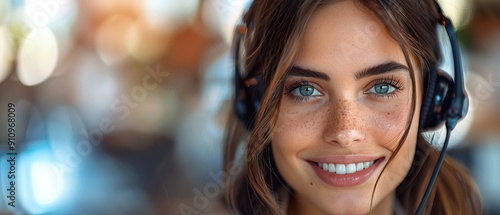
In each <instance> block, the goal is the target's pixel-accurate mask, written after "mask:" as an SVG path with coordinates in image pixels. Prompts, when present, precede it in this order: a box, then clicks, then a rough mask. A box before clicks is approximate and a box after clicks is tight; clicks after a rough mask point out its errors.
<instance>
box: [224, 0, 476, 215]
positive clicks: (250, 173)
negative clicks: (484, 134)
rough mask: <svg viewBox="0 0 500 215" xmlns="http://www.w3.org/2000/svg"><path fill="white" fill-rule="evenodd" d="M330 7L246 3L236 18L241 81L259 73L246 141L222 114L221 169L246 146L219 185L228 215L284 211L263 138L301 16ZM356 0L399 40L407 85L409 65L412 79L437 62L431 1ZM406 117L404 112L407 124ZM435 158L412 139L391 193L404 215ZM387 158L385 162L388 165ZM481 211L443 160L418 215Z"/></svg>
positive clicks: (467, 184) (281, 185) (319, 1)
mask: <svg viewBox="0 0 500 215" xmlns="http://www.w3.org/2000/svg"><path fill="white" fill-rule="evenodd" d="M331 2H332V1H331V0H330V1H328V0H295V1H272V0H254V2H253V4H252V5H251V7H250V8H249V10H248V12H247V13H246V14H245V15H244V17H243V20H244V21H245V22H246V23H247V24H248V30H249V31H248V32H247V35H249V38H247V39H246V40H245V41H244V47H245V50H246V52H247V54H246V58H245V64H244V65H243V66H244V68H245V71H246V72H247V73H248V75H249V76H256V75H262V77H263V80H264V86H265V88H266V90H265V93H264V96H263V98H262V100H261V104H260V109H259V111H258V113H257V116H256V118H255V126H254V129H253V130H252V131H251V132H250V134H249V139H248V140H247V141H245V140H246V139H245V138H246V137H248V136H247V135H248V134H247V133H246V130H245V129H244V125H242V124H241V123H240V122H239V121H238V120H237V119H236V117H234V116H233V117H230V120H229V123H228V124H227V128H228V129H227V131H226V132H227V135H226V151H225V153H224V154H225V157H224V161H225V164H226V168H230V165H228V164H229V163H232V162H233V161H234V160H235V158H236V155H235V154H236V151H237V149H238V147H239V145H240V143H242V142H246V145H245V146H246V147H245V153H244V156H243V157H244V161H243V164H244V171H243V172H242V173H241V174H240V175H238V177H237V178H236V180H230V179H231V178H228V180H227V182H228V187H227V190H226V195H225V198H226V200H227V201H226V202H227V203H228V205H229V207H230V208H232V209H233V212H235V213H241V214H285V212H286V208H283V202H282V200H281V199H279V195H278V192H281V191H283V190H289V189H290V188H289V187H288V185H287V184H286V183H285V182H284V180H283V179H282V178H281V176H280V174H279V172H278V171H277V168H276V166H275V164H274V160H273V157H272V156H273V155H272V152H271V147H270V143H271V140H270V133H271V131H272V130H273V127H274V125H275V123H276V122H275V120H276V117H275V116H276V115H277V112H278V110H279V108H280V107H279V104H280V100H281V95H282V89H283V85H284V83H283V80H284V77H285V75H286V73H287V72H288V69H289V68H290V66H291V65H292V63H293V62H294V60H295V57H296V55H297V52H298V50H299V46H300V41H301V39H302V34H303V32H304V29H305V27H306V25H307V22H308V20H309V17H310V16H311V15H312V14H313V13H314V12H315V11H316V10H318V9H319V8H321V7H323V6H324V5H326V4H329V3H331ZM358 2H359V3H361V5H363V6H364V7H366V8H367V9H369V11H371V12H372V13H374V14H375V15H376V16H377V17H378V18H379V19H380V20H381V21H382V23H383V24H384V25H385V27H386V28H387V30H388V31H389V32H390V34H391V36H392V37H393V38H394V39H395V40H396V41H397V42H398V43H399V45H400V46H401V48H402V51H403V54H404V55H405V58H406V61H407V63H408V65H409V68H410V70H411V74H412V75H411V79H412V82H413V84H414V82H415V71H414V70H413V66H412V63H415V64H416V65H415V66H416V67H417V68H420V69H421V71H422V73H421V74H419V75H421V76H424V75H426V74H424V73H426V72H427V71H429V70H430V69H431V68H432V67H434V66H435V65H436V64H437V62H438V60H439V59H440V54H439V47H438V42H437V35H436V31H435V26H436V24H437V20H438V13H437V9H436V8H435V3H434V1H433V0H422V1H407V0H379V1H372V0H358ZM415 89H416V88H415V87H414V88H413V101H412V106H411V107H412V108H413V109H414V110H415V99H416V98H415V95H416V93H415V91H416V90H415ZM413 112H415V111H413ZM412 118H413V115H412V114H411V116H410V119H409V120H410V122H409V124H408V126H409V125H410V124H411V119H412ZM408 132H409V128H408V129H406V131H405V132H404V135H403V138H402V139H401V141H400V144H399V145H398V147H397V148H396V150H395V151H394V153H393V154H396V153H397V152H398V151H399V149H400V147H401V145H402V143H403V142H404V141H405V139H406V137H407V134H408ZM438 156H439V153H438V152H437V151H436V150H435V149H434V148H432V147H431V146H430V144H429V143H427V142H426V141H425V140H424V139H423V138H421V137H420V138H419V139H418V141H417V150H416V153H415V157H414V162H413V164H412V168H411V169H410V171H409V173H408V175H407V176H406V178H405V179H404V180H403V182H402V183H401V184H400V185H399V187H398V188H397V197H398V199H399V201H400V202H401V203H402V205H403V207H404V210H405V212H406V213H409V214H414V213H415V212H416V210H417V207H418V205H419V203H420V200H421V199H422V197H423V195H424V192H425V188H426V186H427V183H428V181H429V178H430V176H431V174H432V170H433V168H434V166H435V164H436V161H437V159H438ZM393 157H394V156H392V157H391V158H389V162H391V160H392V158H393ZM386 166H388V165H386ZM384 169H385V167H384ZM226 170H228V169H226ZM379 178H380V176H379ZM481 212H482V207H481V201H480V197H479V193H478V191H477V188H476V186H475V185H474V183H473V182H472V180H471V178H470V176H469V173H468V172H467V170H466V169H465V168H464V167H462V166H461V165H459V164H458V163H457V162H456V161H453V160H452V159H451V158H449V157H446V158H445V161H444V163H443V166H442V167H441V171H440V173H439V175H438V177H437V179H436V183H435V186H434V188H433V189H432V192H431V194H430V198H429V200H428V202H427V204H426V208H425V209H424V214H429V213H432V214H435V213H436V214H481Z"/></svg>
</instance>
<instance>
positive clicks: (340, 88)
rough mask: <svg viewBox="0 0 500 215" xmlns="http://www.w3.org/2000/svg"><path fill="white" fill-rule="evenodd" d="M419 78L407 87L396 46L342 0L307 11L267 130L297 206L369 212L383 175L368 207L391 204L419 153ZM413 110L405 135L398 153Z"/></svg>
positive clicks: (374, 21) (376, 24) (310, 210)
mask: <svg viewBox="0 0 500 215" xmlns="http://www.w3.org/2000/svg"><path fill="white" fill-rule="evenodd" d="M416 79H417V80H415V81H416V86H413V85H412V83H411V79H410V71H409V69H408V65H407V63H406V61H405V58H404V55H403V53H402V51H401V48H400V47H399V45H398V44H397V42H396V41H395V40H394V39H392V38H391V37H390V35H389V33H388V31H387V30H386V29H385V27H384V26H383V24H382V23H381V22H380V21H379V20H378V19H377V18H376V17H375V16H374V15H372V14H371V13H369V12H368V10H366V9H363V8H361V6H359V5H355V4H354V3H353V2H352V1H342V2H338V3H334V4H331V5H328V6H325V7H323V8H321V9H319V10H318V11H316V12H315V13H314V14H313V16H312V17H311V19H310V20H309V23H308V25H307V27H306V29H305V32H304V37H303V41H302V45H301V48H300V50H299V54H298V58H297V60H296V62H295V64H294V65H293V68H292V70H291V72H290V73H289V75H288V76H287V77H286V80H285V89H284V90H283V97H282V101H281V106H280V110H279V115H278V119H277V124H276V126H275V128H274V129H273V132H272V135H271V138H272V144H271V147H272V151H273V155H274V159H275V162H276V165H277V167H278V170H279V172H280V174H281V175H282V176H283V178H284V179H285V181H286V182H287V184H288V185H290V187H291V188H292V189H293V191H294V193H293V196H292V199H291V201H290V204H291V205H290V207H291V208H292V209H293V210H294V211H296V212H298V214H299V213H300V212H307V213H302V214H321V213H328V214H366V213H368V212H369V210H370V203H371V198H372V192H373V190H374V188H375V183H376V180H377V178H378V176H379V175H380V174H382V175H381V177H380V181H379V182H378V185H377V189H376V191H375V193H374V197H373V205H372V207H373V209H374V210H376V211H379V212H382V211H386V210H392V208H393V201H394V197H395V188H396V187H397V186H398V185H399V184H400V183H401V182H402V180H403V179H404V177H405V176H406V174H407V172H408V171H409V168H410V165H411V163H412V160H413V156H414V152H415V144H416V140H417V132H418V128H417V125H418V120H419V116H418V113H419V112H420V102H421V101H420V97H421V95H420V94H421V91H422V89H421V87H420V85H421V80H420V76H419V75H417V77H416ZM413 87H417V89H416V91H417V95H416V98H417V100H416V110H412V108H411V101H412V88H413ZM412 112H413V113H415V114H414V116H413V121H412V123H411V126H410V130H409V134H408V138H407V139H406V141H405V142H404V143H403V145H402V147H401V149H400V151H399V152H398V153H397V154H395V155H394V154H393V152H394V150H395V149H396V147H397V146H398V143H399V142H400V140H401V138H402V136H403V133H404V131H405V130H406V129H407V128H408V126H409V119H410V115H411V113H412ZM391 156H395V157H394V160H393V161H392V163H391V164H389V165H388V164H387V161H388V159H389V158H390V157H391ZM386 165H387V167H386V169H385V171H384V172H383V173H382V169H383V167H384V166H386ZM376 214H379V213H376Z"/></svg>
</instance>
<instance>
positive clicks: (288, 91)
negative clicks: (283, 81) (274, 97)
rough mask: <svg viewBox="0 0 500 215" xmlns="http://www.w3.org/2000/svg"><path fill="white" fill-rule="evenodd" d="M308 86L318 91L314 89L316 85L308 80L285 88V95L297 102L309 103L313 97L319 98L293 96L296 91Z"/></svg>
mask: <svg viewBox="0 0 500 215" xmlns="http://www.w3.org/2000/svg"><path fill="white" fill-rule="evenodd" d="M306 85H309V86H312V87H313V88H314V90H317V89H316V87H314V85H315V84H314V83H312V82H309V81H306V80H300V81H296V82H295V83H293V84H290V85H289V86H287V87H286V88H285V90H286V92H285V95H288V96H290V97H291V98H292V99H293V100H295V101H309V99H310V98H311V97H313V98H314V97H317V96H296V95H293V91H294V90H296V89H297V88H299V87H302V86H306Z"/></svg>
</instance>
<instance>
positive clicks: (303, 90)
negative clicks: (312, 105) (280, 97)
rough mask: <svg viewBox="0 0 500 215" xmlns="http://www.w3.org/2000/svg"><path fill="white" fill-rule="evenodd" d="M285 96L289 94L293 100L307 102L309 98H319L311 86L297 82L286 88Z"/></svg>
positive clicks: (319, 94)
mask: <svg viewBox="0 0 500 215" xmlns="http://www.w3.org/2000/svg"><path fill="white" fill-rule="evenodd" d="M286 90H287V91H288V93H287V94H290V96H292V98H293V99H298V100H308V99H309V98H310V97H315V96H321V95H323V94H322V93H320V92H319V91H318V90H317V89H316V88H315V87H314V86H312V84H310V83H309V82H306V81H301V82H297V83H295V84H292V85H291V86H289V87H287V89H286Z"/></svg>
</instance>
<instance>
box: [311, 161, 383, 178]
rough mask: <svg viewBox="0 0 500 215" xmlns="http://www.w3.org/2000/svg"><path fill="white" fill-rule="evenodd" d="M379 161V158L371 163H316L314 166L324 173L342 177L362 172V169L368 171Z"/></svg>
mask: <svg viewBox="0 0 500 215" xmlns="http://www.w3.org/2000/svg"><path fill="white" fill-rule="evenodd" d="M379 160H381V158H379V159H375V160H372V161H366V162H358V163H348V164H334V163H320V162H316V164H317V165H318V167H319V168H320V169H323V171H325V172H330V173H336V174H339V175H344V174H353V173H356V172H359V171H362V170H364V169H368V168H370V167H371V166H373V164H374V163H376V162H377V161H379Z"/></svg>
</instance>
